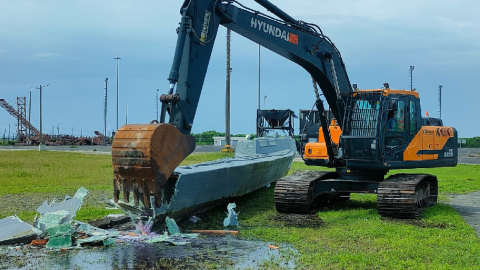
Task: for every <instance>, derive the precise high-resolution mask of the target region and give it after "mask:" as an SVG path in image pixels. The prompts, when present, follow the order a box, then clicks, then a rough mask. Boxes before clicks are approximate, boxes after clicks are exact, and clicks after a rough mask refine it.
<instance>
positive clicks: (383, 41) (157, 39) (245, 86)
mask: <svg viewBox="0 0 480 270" xmlns="http://www.w3.org/2000/svg"><path fill="white" fill-rule="evenodd" d="M239 1H240V2H241V3H243V4H245V5H246V6H248V7H250V8H254V9H257V10H260V11H264V12H265V10H264V9H263V8H261V7H260V6H259V5H258V4H256V3H255V2H254V1H253V0H239ZM272 2H273V3H274V4H276V5H277V6H278V7H280V8H282V9H283V10H284V11H285V12H287V13H289V14H290V15H291V16H292V17H294V18H296V19H298V20H303V21H307V22H311V23H315V24H317V25H319V26H320V27H321V28H322V30H323V33H324V34H325V35H327V36H329V37H330V38H331V40H332V41H333V42H334V43H335V45H336V46H337V48H338V49H339V50H340V52H341V53H342V56H343V60H344V62H345V64H346V67H347V72H348V75H349V77H350V81H351V82H352V83H356V84H358V85H359V88H361V89H369V88H381V87H382V85H383V83H384V82H388V83H389V84H390V87H391V88H395V89H409V87H410V86H409V84H410V79H409V67H410V65H414V66H415V70H414V72H413V86H414V87H415V88H416V89H417V90H418V91H419V93H420V98H421V104H422V114H425V111H428V112H429V114H430V116H434V117H437V116H438V95H437V92H438V86H439V85H443V96H442V118H443V120H444V124H445V125H449V126H453V127H455V128H457V130H458V131H459V136H460V137H472V136H480V120H479V119H478V116H479V113H478V109H479V105H478V103H479V101H480V89H479V88H480V87H479V86H478V82H477V81H476V79H477V78H478V77H479V75H480V65H479V63H480V34H479V33H480V16H478V11H479V10H480V1H478V0H456V1H453V0H452V1H449V0H422V1H413V0H402V1H397V0H392V1H384V0H383V1H381V0H337V1H320V0H315V1H314V0H296V1H287V0H276V1H275V0H272ZM182 3H183V1H153V0H143V1H127V0H117V1H90V0H82V1H65V0H63V1H49V0H43V1H27V0H0V98H3V99H5V100H6V101H7V102H9V103H10V104H12V105H14V106H15V107H16V97H18V96H26V97H27V98H28V94H29V91H32V121H31V122H32V123H33V124H34V125H35V126H36V127H37V128H38V127H39V93H38V90H36V89H34V88H31V87H38V86H39V85H40V84H42V85H45V84H50V85H49V86H48V87H46V88H45V89H44V90H43V130H44V132H45V133H51V132H52V129H53V128H54V133H55V134H56V133H57V126H59V127H60V133H63V134H71V133H72V128H73V130H74V134H75V135H80V132H81V130H82V129H83V135H90V136H91V135H93V131H95V130H103V102H104V80H105V78H106V77H108V78H109V82H108V117H107V122H108V126H109V130H110V131H113V130H115V129H116V96H115V92H116V83H115V81H116V60H114V59H113V58H114V57H116V56H120V57H122V59H121V60H120V83H119V92H120V95H119V125H120V126H121V125H123V124H125V106H127V105H128V122H129V123H148V122H150V121H151V120H153V119H155V118H156V106H155V104H156V100H155V96H156V89H159V90H160V94H162V93H166V92H167V91H168V81H167V77H168V73H169V70H170V67H171V63H172V59H173V53H174V50H175V44H176V32H175V29H176V28H177V26H178V22H179V21H180V14H179V8H180V6H181V4H182ZM225 34H226V30H225V28H223V27H221V28H220V31H219V34H218V38H217V40H216V43H215V47H214V51H213V55H212V59H211V62H210V66H209V71H208V73H207V77H206V80H205V85H204V88H203V92H202V97H201V100H200V104H199V107H198V111H197V115H196V117H195V123H194V126H193V132H194V133H198V132H200V131H207V130H217V131H224V130H225V122H224V121H225V118H224V106H225V44H226V42H225ZM257 58H258V45H256V44H254V43H253V42H251V41H249V40H246V39H244V38H243V37H241V36H239V35H237V34H233V36H232V68H233V72H232V81H231V88H232V90H231V91H232V94H231V95H232V101H231V123H232V127H231V131H232V133H254V132H255V117H256V108H257V83H258V77H257V68H258V61H257ZM261 62H262V65H261V74H262V75H261V96H262V105H261V106H262V108H263V106H264V104H263V101H264V98H263V97H264V96H265V95H266V96H268V97H267V108H271V109H287V108H288V109H292V110H294V111H295V112H298V110H299V109H310V108H312V106H313V104H314V97H315V96H314V94H313V90H312V84H311V79H310V76H309V75H308V73H307V72H306V71H304V70H303V69H302V68H300V67H299V66H297V65H296V64H294V63H292V62H290V61H288V60H286V59H284V58H282V57H280V56H278V55H276V54H274V53H272V52H269V51H267V50H266V49H262V50H261ZM9 124H10V125H11V133H12V134H13V133H14V132H15V130H16V127H15V125H16V120H15V119H14V118H13V117H12V116H10V115H9V114H8V113H7V112H6V111H5V110H3V109H0V133H1V134H0V136H3V132H4V131H5V129H7V133H8V125H9ZM296 132H298V127H297V123H296Z"/></svg>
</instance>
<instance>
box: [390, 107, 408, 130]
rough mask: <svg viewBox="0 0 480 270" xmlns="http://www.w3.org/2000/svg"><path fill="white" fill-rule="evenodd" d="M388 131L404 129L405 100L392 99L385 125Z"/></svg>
mask: <svg viewBox="0 0 480 270" xmlns="http://www.w3.org/2000/svg"><path fill="white" fill-rule="evenodd" d="M386 130H387V131H389V132H403V131H405V102H404V101H393V102H392V103H391V104H390V110H389V111H388V118H387V127H386Z"/></svg>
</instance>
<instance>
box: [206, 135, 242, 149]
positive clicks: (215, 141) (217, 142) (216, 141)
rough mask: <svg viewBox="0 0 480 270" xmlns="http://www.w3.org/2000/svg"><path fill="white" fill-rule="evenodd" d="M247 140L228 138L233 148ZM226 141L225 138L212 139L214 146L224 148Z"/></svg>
mask: <svg viewBox="0 0 480 270" xmlns="http://www.w3.org/2000/svg"><path fill="white" fill-rule="evenodd" d="M245 140H247V138H246V137H230V146H231V147H232V148H235V147H236V146H237V144H238V142H240V141H245ZM226 142H227V139H226V138H225V137H213V145H214V146H225V144H226Z"/></svg>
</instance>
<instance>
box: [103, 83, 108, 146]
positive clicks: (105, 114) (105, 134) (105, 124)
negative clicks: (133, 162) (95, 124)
mask: <svg viewBox="0 0 480 270" xmlns="http://www.w3.org/2000/svg"><path fill="white" fill-rule="evenodd" d="M107 84H108V78H105V102H104V110H103V124H104V125H103V128H104V129H103V145H107V97H108V91H107Z"/></svg>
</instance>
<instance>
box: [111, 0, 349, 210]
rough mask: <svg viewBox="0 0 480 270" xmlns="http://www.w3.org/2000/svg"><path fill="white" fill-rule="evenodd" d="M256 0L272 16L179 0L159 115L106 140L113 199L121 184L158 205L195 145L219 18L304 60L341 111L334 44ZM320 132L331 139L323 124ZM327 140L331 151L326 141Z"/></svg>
mask: <svg viewBox="0 0 480 270" xmlns="http://www.w3.org/2000/svg"><path fill="white" fill-rule="evenodd" d="M255 1H256V2H257V3H259V4H260V5H262V6H263V7H265V8H266V9H267V10H269V11H270V12H272V13H273V14H275V15H276V16H277V17H278V18H279V19H276V18H273V17H270V16H268V15H265V14H262V13H260V12H257V11H254V10H252V9H249V8H247V7H244V6H243V5H242V4H240V3H239V2H237V1H233V0H185V2H184V3H183V5H182V8H181V15H182V17H181V21H180V26H179V28H178V30H177V31H178V39H177V46H176V50H175V55H174V59H173V64H172V69H171V71H170V75H169V77H168V80H169V82H170V88H169V91H168V93H167V94H164V95H162V96H161V97H160V101H161V102H162V109H161V116H160V123H159V124H149V125H125V126H123V127H122V128H120V129H119V130H118V132H117V134H116V136H115V140H114V141H113V144H112V159H113V167H114V199H115V201H116V202H118V200H119V195H120V192H121V191H122V192H123V199H124V201H125V202H127V203H128V202H129V200H130V193H133V197H134V203H135V205H138V204H139V201H141V202H143V205H144V206H146V207H150V206H151V205H152V204H155V205H156V206H157V207H160V206H161V205H162V201H163V199H162V198H164V197H165V192H166V191H165V188H164V187H165V186H166V184H167V181H168V180H169V177H170V176H171V174H172V173H173V171H174V170H175V168H176V167H177V166H178V165H179V164H180V163H181V162H182V161H183V160H184V159H185V158H186V157H187V156H188V155H189V154H190V153H191V152H193V150H194V149H195V140H194V138H193V137H192V136H191V135H190V132H191V130H192V125H193V121H194V118H195V113H196V110H197V106H198V102H199V100H200V95H201V92H202V88H203V83H204V80H205V76H206V73H207V68H208V64H209V61H210V57H211V53H212V49H213V45H214V42H215V39H216V36H217V32H218V28H219V26H220V25H223V26H225V27H227V28H230V29H231V30H232V31H234V32H236V33H238V34H240V35H242V36H244V37H246V38H248V39H250V40H252V41H254V42H256V43H258V44H260V45H261V46H263V47H265V48H267V49H269V50H271V51H273V52H275V53H277V54H279V55H281V56H283V57H285V58H287V59H289V60H291V61H293V62H295V63H297V64H298V65H300V66H301V67H303V68H304V69H305V70H306V71H307V72H309V73H310V74H311V76H312V78H313V80H314V82H315V84H318V85H319V86H320V88H321V91H322V92H323V95H324V96H325V99H326V101H327V103H328V105H329V107H330V110H331V111H332V113H333V115H334V116H335V118H336V119H343V115H342V114H343V111H344V104H345V101H346V99H347V96H348V95H349V93H350V92H351V86H350V82H349V79H348V76H347V73H346V70H345V65H344V63H343V61H342V58H341V56H340V53H339V52H338V50H337V49H336V47H335V46H334V44H333V43H332V42H331V41H330V39H329V38H328V37H326V36H324V35H323V34H322V32H321V30H320V28H319V27H318V26H316V25H313V24H308V23H305V22H301V21H297V20H295V19H293V18H292V17H291V16H289V15H288V14H286V13H285V12H283V11H282V10H280V9H279V8H277V7H276V6H275V5H273V4H272V3H270V2H269V1H267V0H255ZM292 79H294V78H292ZM315 86H316V85H315ZM315 88H316V87H315ZM292 92H293V94H292V95H295V92H294V91H292ZM316 94H317V98H316V99H317V102H316V104H317V107H318V108H319V110H320V111H323V103H322V102H321V100H320V98H319V95H318V93H316ZM285 98H290V97H285ZM167 114H168V117H169V118H168V121H167V119H166V118H167ZM339 123H340V125H341V123H342V121H339ZM322 125H323V126H325V127H324V128H323V130H328V128H327V127H326V123H325V121H323V122H322ZM325 138H326V142H329V141H330V137H329V134H328V132H325ZM327 148H328V151H329V156H330V157H333V152H332V149H331V147H329V146H328V145H327ZM330 162H331V160H330Z"/></svg>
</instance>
